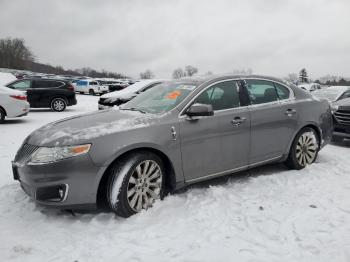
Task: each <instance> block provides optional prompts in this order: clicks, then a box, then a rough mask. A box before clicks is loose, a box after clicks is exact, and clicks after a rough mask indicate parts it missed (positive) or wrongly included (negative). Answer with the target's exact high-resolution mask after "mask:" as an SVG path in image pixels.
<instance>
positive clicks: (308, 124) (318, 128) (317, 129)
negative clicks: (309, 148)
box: [285, 122, 322, 158]
mask: <svg viewBox="0 0 350 262" xmlns="http://www.w3.org/2000/svg"><path fill="white" fill-rule="evenodd" d="M307 127H310V128H312V129H314V130H315V131H316V135H317V138H318V146H319V148H320V147H321V139H322V130H321V128H320V127H319V126H318V125H317V124H316V123H314V122H308V123H305V125H303V126H301V127H300V128H299V129H298V130H297V131H296V132H295V133H294V134H293V139H291V141H290V142H289V144H288V150H287V152H286V156H285V158H287V157H288V155H289V152H290V149H291V147H292V144H293V142H294V140H295V138H296V136H297V135H298V134H299V132H300V131H301V130H302V129H304V128H307Z"/></svg>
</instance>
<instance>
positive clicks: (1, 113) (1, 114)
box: [0, 108, 6, 124]
mask: <svg viewBox="0 0 350 262" xmlns="http://www.w3.org/2000/svg"><path fill="white" fill-rule="evenodd" d="M5 116H6V114H5V111H4V110H3V109H2V108H0V124H2V123H4V122H5Z"/></svg>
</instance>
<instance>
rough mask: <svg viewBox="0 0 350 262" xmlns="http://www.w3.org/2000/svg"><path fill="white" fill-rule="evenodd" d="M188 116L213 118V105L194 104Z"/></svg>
mask: <svg viewBox="0 0 350 262" xmlns="http://www.w3.org/2000/svg"><path fill="white" fill-rule="evenodd" d="M186 115H188V116H189V117H193V116H212V115H214V110H213V107H212V105H207V104H199V103H196V104H193V105H191V106H190V107H189V108H188V109H187V111H186Z"/></svg>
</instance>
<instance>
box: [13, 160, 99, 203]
mask: <svg viewBox="0 0 350 262" xmlns="http://www.w3.org/2000/svg"><path fill="white" fill-rule="evenodd" d="M12 167H13V176H14V179H15V180H18V181H19V182H20V184H21V187H22V189H23V190H24V192H25V193H26V194H27V195H29V196H30V197H31V198H32V199H33V200H35V201H36V202H38V203H39V204H42V205H46V206H54V207H59V208H64V209H66V208H74V209H75V208H78V209H79V208H80V207H82V208H83V209H91V208H94V207H96V198H97V191H98V185H99V181H100V177H101V176H102V174H103V172H104V170H102V168H101V167H97V166H95V165H94V164H93V162H92V160H91V158H90V156H89V155H88V154H86V155H81V156H77V157H72V158H69V159H65V160H61V161H57V162H53V163H48V164H41V165H28V164H18V163H16V162H13V164H12Z"/></svg>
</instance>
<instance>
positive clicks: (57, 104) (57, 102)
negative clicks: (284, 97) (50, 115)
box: [51, 98, 67, 112]
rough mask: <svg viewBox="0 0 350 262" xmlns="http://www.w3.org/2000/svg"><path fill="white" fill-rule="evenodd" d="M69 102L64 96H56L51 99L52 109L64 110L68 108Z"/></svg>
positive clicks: (56, 110)
mask: <svg viewBox="0 0 350 262" xmlns="http://www.w3.org/2000/svg"><path fill="white" fill-rule="evenodd" d="M66 107H67V103H66V100H64V99H63V98H55V99H53V100H52V101H51V109H52V110H53V111H55V112H62V111H64V110H65V109H66Z"/></svg>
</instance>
